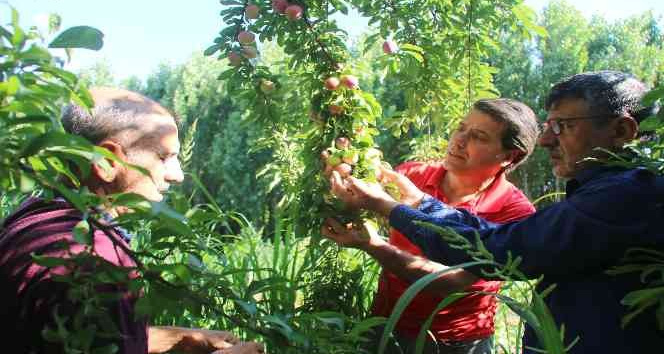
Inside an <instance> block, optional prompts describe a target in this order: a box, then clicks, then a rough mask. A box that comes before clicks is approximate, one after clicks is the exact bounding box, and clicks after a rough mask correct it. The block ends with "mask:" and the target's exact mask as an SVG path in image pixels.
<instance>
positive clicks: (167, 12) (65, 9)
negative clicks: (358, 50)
mask: <svg viewBox="0 0 664 354" xmlns="http://www.w3.org/2000/svg"><path fill="white" fill-rule="evenodd" d="M548 2H549V0H525V3H526V4H528V5H530V6H531V7H533V8H534V9H535V10H538V11H539V10H540V9H541V8H542V7H543V6H546V4H547V3H548ZM571 2H572V3H573V4H574V6H575V7H576V8H578V9H579V10H581V12H582V13H583V14H584V15H585V16H587V17H590V16H592V15H594V14H598V15H601V16H604V17H605V18H607V19H609V20H615V19H619V18H623V17H627V16H630V15H635V14H639V13H642V12H644V11H646V10H653V11H654V12H655V14H657V15H659V16H664V0H629V1H625V0H583V1H571ZM3 3H4V4H3ZM7 3H8V4H9V5H11V6H13V7H15V8H16V9H17V10H18V11H19V14H20V15H21V20H20V23H21V25H22V27H23V28H28V27H29V26H32V25H39V24H43V23H44V22H45V21H44V20H45V19H46V18H47V16H48V14H49V13H57V14H59V15H60V16H61V17H62V28H63V29H64V28H67V27H71V26H77V25H88V26H93V27H96V28H98V29H99V30H101V31H102V32H103V33H104V47H103V48H102V49H101V50H100V51H98V52H95V51H88V50H78V51H76V52H75V53H74V55H73V58H72V61H71V62H70V63H69V64H67V69H69V70H72V71H78V70H80V69H81V68H86V67H90V66H92V65H93V64H94V63H95V62H98V61H102V60H103V61H106V62H108V63H109V65H110V67H111V69H112V72H113V74H114V76H115V77H116V78H117V79H118V80H121V79H124V78H127V77H130V76H132V75H135V76H138V77H139V78H141V79H143V80H144V79H145V78H146V77H147V76H148V75H149V74H150V73H151V72H153V71H154V70H156V68H157V66H158V65H159V64H160V63H166V64H171V65H174V64H180V63H184V62H185V61H186V60H187V58H189V57H190V56H191V55H192V54H193V53H194V52H196V51H202V50H204V49H205V48H207V47H208V46H209V45H210V44H211V43H212V40H213V39H214V38H215V36H216V34H217V33H218V32H219V30H221V29H222V27H223V23H222V21H221V17H220V16H219V12H220V11H221V10H222V5H220V4H219V1H218V0H188V1H182V0H0V8H2V9H1V10H0V20H2V22H3V23H7V22H9V18H10V17H9V13H10V11H9V7H8V6H6V4H7ZM339 25H340V26H341V27H342V28H344V29H346V30H347V31H348V32H349V34H350V35H351V37H352V36H356V35H358V34H360V33H362V32H363V31H365V30H366V21H363V20H362V19H360V18H359V17H358V16H357V14H355V15H352V14H351V17H349V18H347V19H340V20H339Z"/></svg>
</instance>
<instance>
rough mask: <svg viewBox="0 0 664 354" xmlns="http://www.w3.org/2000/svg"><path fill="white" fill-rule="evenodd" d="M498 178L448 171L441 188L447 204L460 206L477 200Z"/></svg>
mask: <svg viewBox="0 0 664 354" xmlns="http://www.w3.org/2000/svg"><path fill="white" fill-rule="evenodd" d="M496 176H497V175H490V176H481V175H480V176H478V175H473V174H470V175H463V174H456V173H454V172H450V171H447V173H445V176H444V177H443V180H442V181H441V187H442V190H443V192H444V193H445V197H446V198H447V203H448V204H450V205H458V204H462V203H465V202H468V201H471V200H473V199H475V198H477V197H478V196H479V195H480V194H482V192H484V190H486V189H487V188H488V187H489V186H490V185H491V183H493V181H494V180H495V179H496Z"/></svg>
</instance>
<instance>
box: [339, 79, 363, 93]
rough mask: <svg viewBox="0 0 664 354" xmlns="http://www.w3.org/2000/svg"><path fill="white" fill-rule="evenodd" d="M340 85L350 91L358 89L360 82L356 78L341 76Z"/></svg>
mask: <svg viewBox="0 0 664 354" xmlns="http://www.w3.org/2000/svg"><path fill="white" fill-rule="evenodd" d="M341 84H342V85H344V86H346V87H348V88H349V89H352V90H354V89H356V88H359V87H360V81H359V80H358V79H357V76H353V75H344V76H342V77H341Z"/></svg>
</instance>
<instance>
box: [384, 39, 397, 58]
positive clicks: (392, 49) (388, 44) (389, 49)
mask: <svg viewBox="0 0 664 354" xmlns="http://www.w3.org/2000/svg"><path fill="white" fill-rule="evenodd" d="M398 50H399V47H397V44H396V43H394V41H392V40H389V39H388V40H386V41H385V42H383V53H385V54H394V53H396V52H397V51H398Z"/></svg>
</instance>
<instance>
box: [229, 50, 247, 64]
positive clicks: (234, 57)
mask: <svg viewBox="0 0 664 354" xmlns="http://www.w3.org/2000/svg"><path fill="white" fill-rule="evenodd" d="M243 60H244V59H242V57H241V56H240V54H238V53H236V52H230V53H228V62H229V63H230V64H231V65H232V66H240V65H242V61H243Z"/></svg>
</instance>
